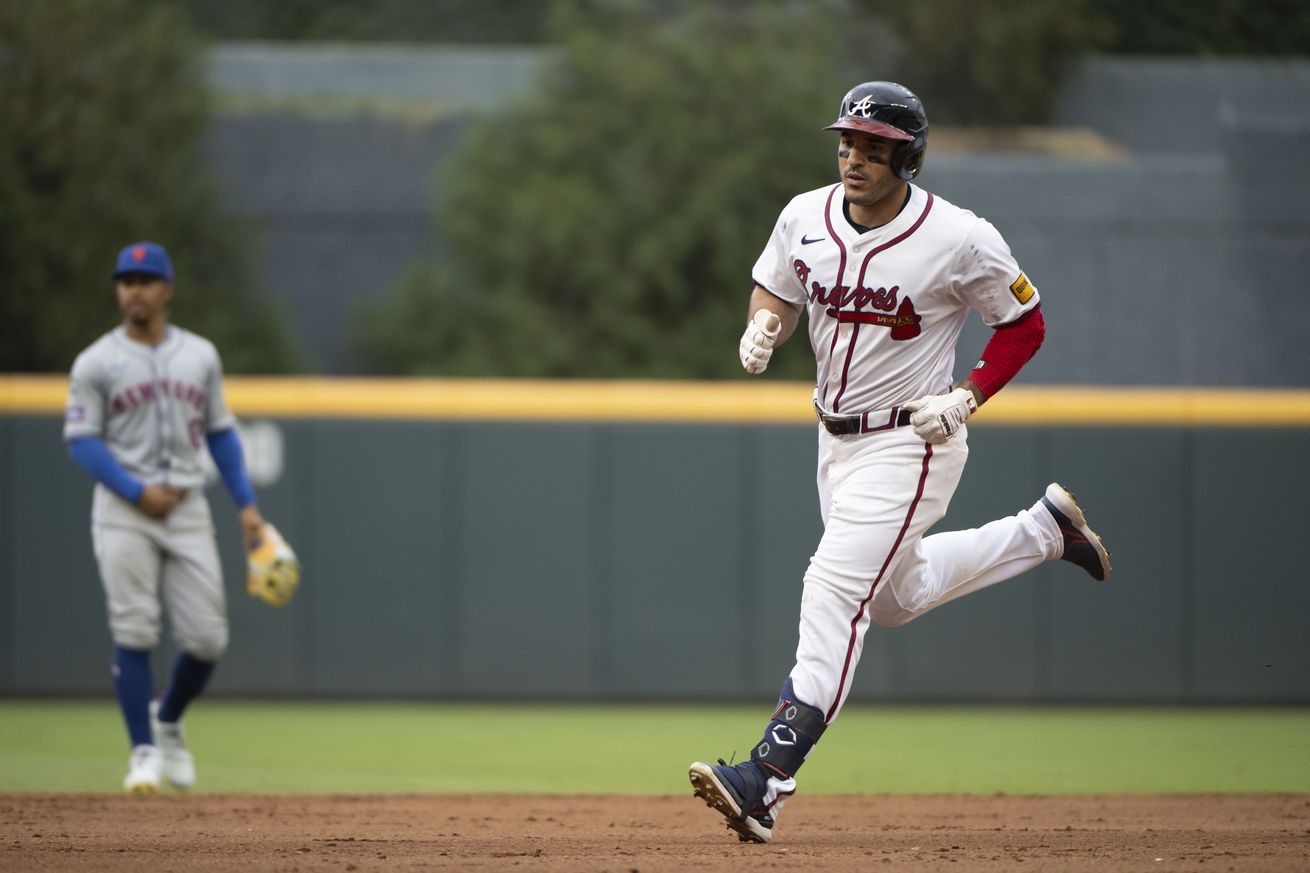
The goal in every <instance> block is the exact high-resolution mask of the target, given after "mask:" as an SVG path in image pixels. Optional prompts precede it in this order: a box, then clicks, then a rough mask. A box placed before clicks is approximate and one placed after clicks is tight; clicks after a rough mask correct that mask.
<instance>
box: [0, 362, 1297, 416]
mask: <svg viewBox="0 0 1310 873" xmlns="http://www.w3.org/2000/svg"><path fill="white" fill-rule="evenodd" d="M226 385H227V396H228V403H229V404H230V405H231V406H232V409H233V410H234V411H235V412H236V413H237V414H238V415H240V416H243V417H251V416H267V417H273V418H352V419H354V418H358V419H414V420H435V421H442V420H448V421H507V420H518V421H522V420H528V421H605V422H614V421H632V422H706V423H733V422H756V423H769V424H803V423H809V422H813V421H814V413H813V410H812V408H811V405H810V396H811V392H812V390H813V388H812V386H811V385H809V384H808V383H803V382H770V381H767V380H760V381H752V382H746V381H741V382H737V381H728V382H690V381H686V382H664V381H629V380H604V381H601V380H557V379H543V380H535V379H353V378H341V379H336V378H283V377H263V376H244V377H243V376H229V377H228V378H227V380H226ZM67 391H68V378H67V377H66V376H62V375H58V376H26V375H22V376H20V375H6V374H0V413H5V412H8V413H20V414H46V413H54V414H61V413H62V412H63V408H64V399H65V396H66V394H67ZM970 424H971V425H979V426H986V425H989V424H999V425H1090V426H1096V425H1103V426H1113V427H1134V426H1167V425H1175V426H1194V427H1195V426H1199V427H1261V428H1267V427H1310V390H1303V389H1270V388H1259V389H1256V388H1249V389H1247V388H1165V387H1161V388H1107V387H1075V386H1067V387H1066V386H1025V385H1014V386H1011V387H1009V388H1006V389H1005V390H1003V391H1002V392H1001V393H1000V394H998V395H996V397H994V398H993V399H992V400H990V401H988V403H987V405H986V406H985V407H983V409H982V410H981V411H980V412H978V413H977V416H976V417H975V418H974V419H972V420H971V421H970Z"/></svg>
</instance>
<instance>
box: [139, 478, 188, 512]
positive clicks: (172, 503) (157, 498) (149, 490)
mask: <svg viewBox="0 0 1310 873" xmlns="http://www.w3.org/2000/svg"><path fill="white" fill-rule="evenodd" d="M183 497H186V491H184V490H181V489H178V488H170V487H169V486H167V485H147V486H146V487H145V488H144V489H142V491H141V496H140V497H138V498H137V501H136V506H137V509H139V510H141V511H142V512H144V513H145V514H146V515H148V516H150V517H151V518H167V517H168V515H169V513H171V512H172V511H173V510H174V509H177V504H178V503H179V502H180V501H181V500H182V498H183Z"/></svg>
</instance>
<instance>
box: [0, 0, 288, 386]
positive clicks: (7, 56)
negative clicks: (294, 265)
mask: <svg viewBox="0 0 1310 873" xmlns="http://www.w3.org/2000/svg"><path fill="white" fill-rule="evenodd" d="M200 48H201V43H200V41H199V40H198V39H197V37H196V35H195V34H194V32H193V29H192V28H191V26H190V23H189V21H188V18H187V16H186V15H185V14H184V13H183V10H182V9H180V8H179V7H177V6H175V5H172V4H155V3H143V2H140V0H58V2H41V3H31V2H25V0H3V2H0V142H2V143H3V146H2V147H0V290H2V293H0V371H4V370H26V371H62V370H67V369H68V368H69V367H70V366H71V364H72V361H73V357H74V356H75V355H76V353H77V352H78V351H80V350H81V349H82V348H83V347H85V346H86V345H87V344H89V343H90V342H91V341H92V340H93V339H95V338H96V337H97V336H99V335H100V334H101V333H103V332H104V331H105V330H107V329H109V328H111V327H113V326H114V325H115V324H116V323H118V321H119V320H120V315H119V313H118V309H117V304H116V302H115V297H114V290H113V289H114V285H113V280H112V278H111V273H112V272H113V265H114V257H115V255H116V254H117V252H118V249H120V248H121V247H122V246H124V245H126V244H127V243H130V242H133V241H135V240H138V239H154V240H156V241H158V242H161V243H163V244H164V245H166V246H167V247H168V248H169V250H170V252H171V253H172V255H173V257H174V262H175V266H176V269H177V282H176V284H177V295H176V297H175V303H174V313H175V317H176V320H177V321H178V322H179V323H181V324H185V325H188V326H191V327H193V328H194V329H196V330H199V331H201V332H202V333H205V334H206V335H208V336H209V337H210V338H212V339H213V340H214V341H215V342H217V343H218V345H219V348H220V349H222V350H223V354H224V362H225V364H226V366H227V367H228V368H229V369H231V370H238V371H247V372H249V371H266V372H277V371H282V370H285V369H288V368H289V367H290V365H291V362H292V360H293V352H292V350H291V348H292V347H291V343H290V340H289V336H288V334H287V333H286V332H285V331H284V330H282V329H280V328H279V325H280V324H283V323H284V322H283V321H282V320H281V319H280V318H279V317H277V316H276V314H275V313H270V312H269V311H268V310H270V306H269V305H268V304H266V303H262V302H259V303H257V302H256V300H257V299H260V298H257V297H256V296H255V294H254V293H253V289H252V286H251V271H250V263H251V257H250V255H251V248H252V245H253V240H252V238H251V237H250V236H249V235H248V234H247V233H245V232H243V230H242V228H241V227H240V226H239V225H238V224H237V223H235V222H234V221H233V220H232V219H231V218H230V217H228V216H225V215H224V214H223V213H222V210H221V207H220V202H219V199H218V197H217V196H216V192H215V190H214V186H213V185H212V183H211V182H210V180H209V175H208V172H207V169H206V166H205V160H204V156H203V150H202V137H203V133H204V130H205V125H206V120H207V117H208V107H207V105H206V96H205V89H204V83H203V80H202V75H201V66H200V63H201V57H202V56H201V53H200Z"/></svg>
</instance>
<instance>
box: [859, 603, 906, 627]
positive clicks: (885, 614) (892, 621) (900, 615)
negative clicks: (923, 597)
mask: <svg viewBox="0 0 1310 873" xmlns="http://www.w3.org/2000/svg"><path fill="white" fill-rule="evenodd" d="M916 614H917V613H913V612H910V611H909V610H908V609H906V608H904V607H903V606H901V605H900V604H899V603H896V602H895V600H894V599H893V598H887V599H886V601H884V602H879V599H878V598H876V597H875V598H874V600H873V602H872V603H870V604H869V617H870V618H872V619H873V620H874V621H876V622H877V623H878V624H880V625H882V626H883V627H901V626H903V625H906V624H909V623H910V622H911V621H913V620H914V616H915V615H916Z"/></svg>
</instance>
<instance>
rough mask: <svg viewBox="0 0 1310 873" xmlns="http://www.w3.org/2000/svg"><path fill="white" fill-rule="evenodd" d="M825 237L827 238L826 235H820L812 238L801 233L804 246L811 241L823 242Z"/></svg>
mask: <svg viewBox="0 0 1310 873" xmlns="http://www.w3.org/2000/svg"><path fill="white" fill-rule="evenodd" d="M824 239H825V237H818V238H817V239H810V238H809V237H807V236H805V234H801V245H803V246H807V245H809V244H810V243H816V242H823V241H824Z"/></svg>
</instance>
